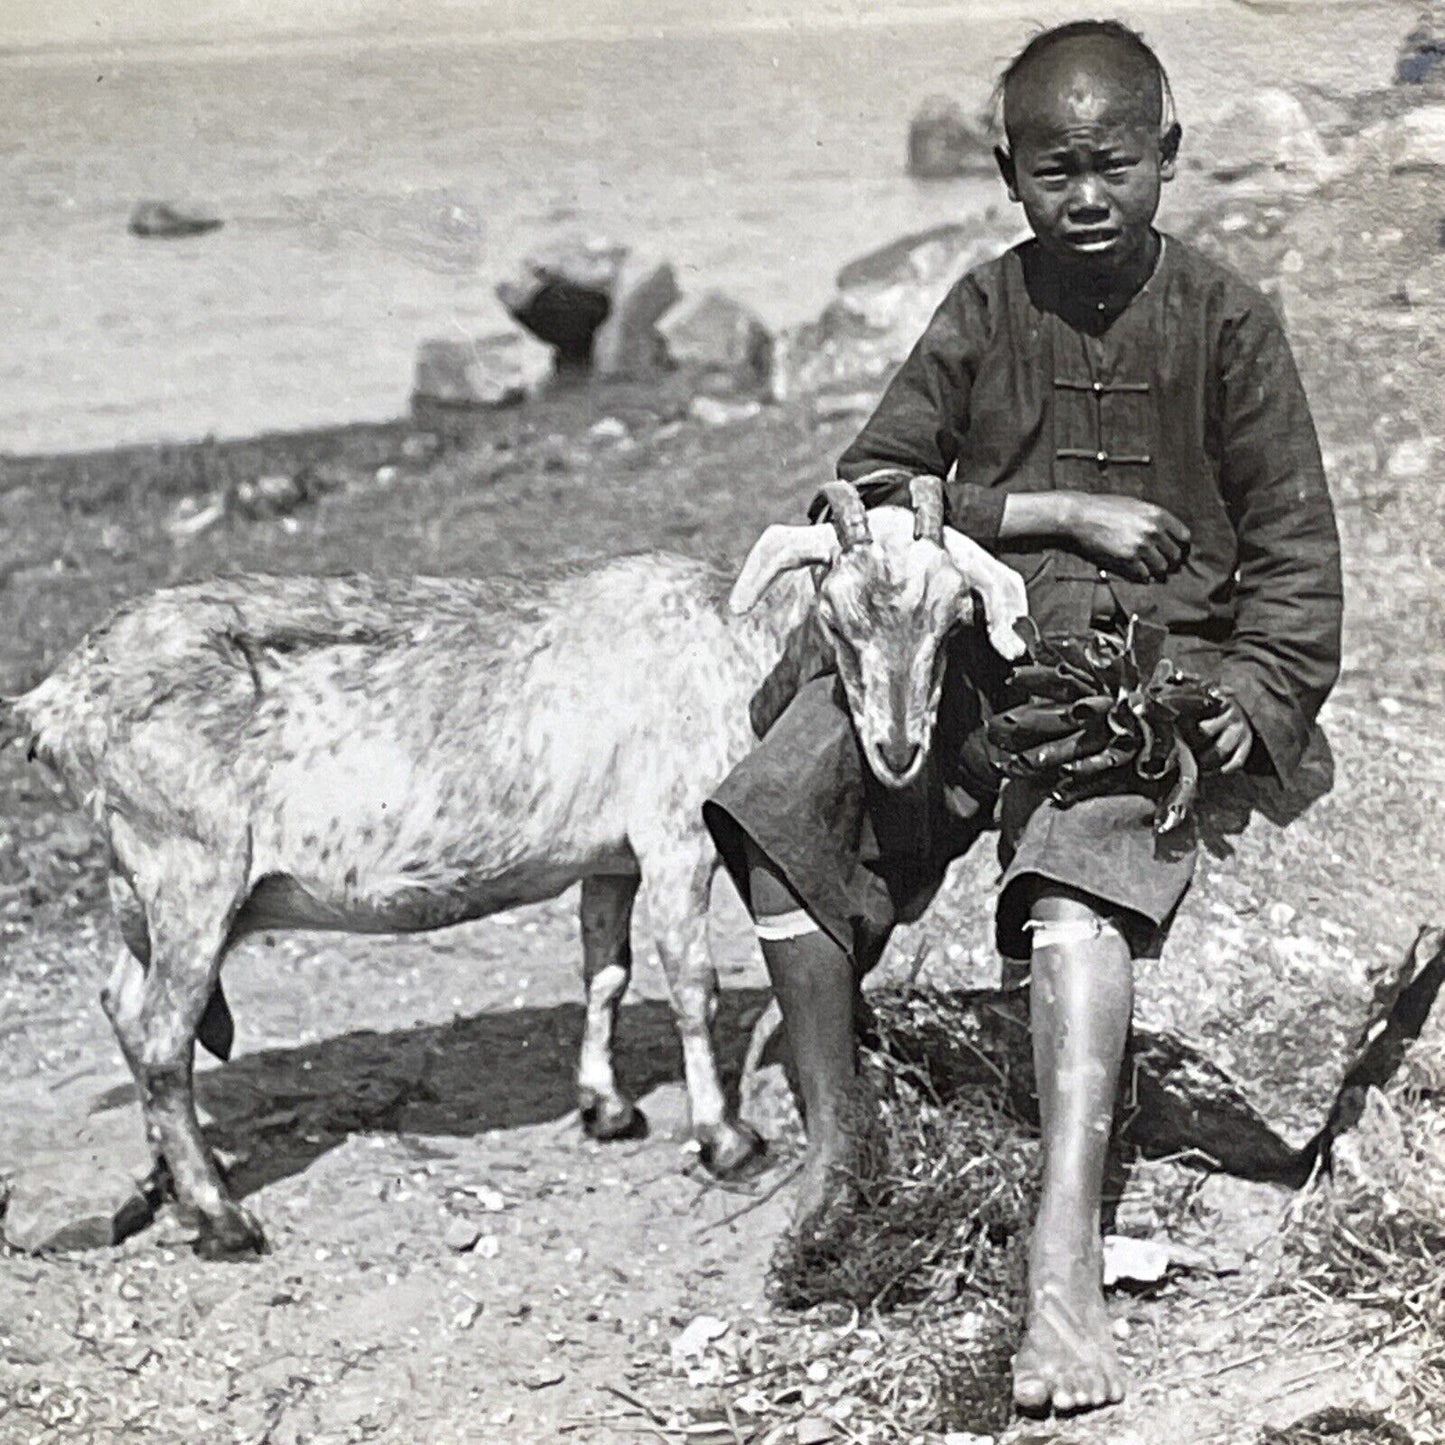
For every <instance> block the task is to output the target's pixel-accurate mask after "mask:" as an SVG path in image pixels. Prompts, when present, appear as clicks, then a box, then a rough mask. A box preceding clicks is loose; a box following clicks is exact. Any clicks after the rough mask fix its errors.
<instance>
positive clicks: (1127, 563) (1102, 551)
mask: <svg viewBox="0 0 1445 1445" xmlns="http://www.w3.org/2000/svg"><path fill="white" fill-rule="evenodd" d="M1064 524H1065V530H1066V531H1067V533H1068V535H1069V537H1070V539H1071V540H1072V541H1073V543H1074V545H1075V547H1076V548H1077V549H1078V550H1079V551H1080V552H1082V553H1083V555H1084V556H1086V557H1088V558H1089V559H1090V561H1092V562H1095V563H1097V564H1098V565H1099V566H1101V567H1107V568H1108V569H1109V570H1110V571H1113V572H1117V573H1119V575H1120V576H1121V577H1127V578H1129V580H1130V581H1132V582H1149V581H1153V580H1157V579H1159V578H1162V577H1167V576H1168V575H1169V574H1170V573H1171V572H1173V571H1174V570H1175V569H1176V568H1177V567H1178V566H1179V564H1180V563H1181V562H1182V561H1183V560H1184V556H1185V553H1186V552H1187V551H1188V550H1189V528H1188V527H1186V526H1185V525H1184V523H1183V522H1181V521H1180V520H1179V518H1178V517H1176V516H1175V515H1174V514H1173V512H1168V511H1165V509H1164V508H1163V507H1156V506H1155V505H1154V504H1153V503H1152V502H1141V501H1138V500H1136V499H1135V498H1133V497H1119V496H1114V495H1102V496H1095V495H1091V494H1089V493H1087V492H1070V493H1069V494H1068V503H1067V507H1066V510H1065V516H1064Z"/></svg>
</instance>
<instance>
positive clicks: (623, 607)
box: [13, 481, 1025, 1257]
mask: <svg viewBox="0 0 1445 1445" xmlns="http://www.w3.org/2000/svg"><path fill="white" fill-rule="evenodd" d="M830 497H831V500H832V502H833V506H834V516H835V524H836V530H835V526H832V525H828V524H818V525H815V526H800V527H783V526H780V527H773V528H769V529H768V531H767V532H766V533H764V535H763V537H762V538H761V539H760V540H759V542H758V544H757V545H756V547H755V548H754V549H753V552H752V553H751V555H750V556H749V558H748V560H747V562H746V563H745V565H744V567H743V570H742V573H741V575H740V577H739V579H738V583H737V586H736V588H735V590H734V597H733V608H732V613H733V614H734V615H730V613H729V611H728V610H725V609H724V608H723V606H722V605H721V590H722V589H721V585H720V584H721V579H720V578H719V577H718V576H717V574H716V573H715V572H714V571H712V570H711V569H710V568H708V567H706V566H704V565H702V564H699V563H697V562H692V561H686V560H683V559H681V558H677V557H671V556H665V555H646V556H639V557H629V558H624V559H622V560H619V561H613V562H608V563H604V564H601V565H598V566H595V567H592V568H589V569H582V570H575V571H573V572H571V573H569V574H567V575H565V576H563V577H561V578H560V579H558V580H554V581H551V582H549V583H548V584H546V585H530V586H529V585H524V584H520V583H512V582H506V583H503V582H495V581H474V580H461V579H440V578H418V579H414V580H409V581H385V580H379V579H362V578H340V577H267V576H238V577H230V578H221V579H217V580H213V581H207V582H197V583H192V584H189V585H186V586H180V587H175V588H171V589H168V590H165V591H161V592H158V593H155V594H154V595H152V596H150V597H148V598H145V599H142V600H140V601H138V602H134V603H132V604H130V605H129V606H127V607H125V608H123V609H121V611H120V612H118V613H117V614H116V615H115V616H114V617H113V618H111V620H110V621H109V622H107V623H106V624H105V625H104V626H102V627H101V628H99V629H98V630H97V631H95V632H93V633H92V634H91V635H90V636H88V637H87V638H85V639H84V640H83V641H82V642H81V643H80V644H79V646H78V647H77V648H76V649H75V651H74V652H73V653H72V654H71V655H70V656H69V657H68V658H67V659H66V660H65V661H63V662H62V663H61V665H60V666H59V667H58V668H57V669H56V671H55V672H54V673H53V674H52V675H51V676H50V677H49V678H48V679H47V680H46V681H44V682H43V683H41V684H40V685H39V686H37V687H36V688H34V689H33V690H32V691H31V692H29V693H27V694H26V695H25V696H24V697H22V698H20V699H18V700H16V702H15V703H14V705H13V706H14V710H15V713H16V716H17V717H18V719H19V721H20V723H21V724H22V727H23V728H24V729H26V730H28V733H29V736H30V739H31V747H32V752H33V753H34V754H35V755H37V756H39V757H40V758H41V759H42V760H44V761H45V762H46V763H47V764H49V765H50V766H51V767H52V768H53V769H54V770H55V771H56V772H57V773H58V774H59V775H60V777H61V778H62V779H63V780H64V782H65V784H66V786H67V788H68V789H69V791H70V792H71V793H72V795H73V796H74V797H75V798H76V799H77V800H78V801H79V802H80V803H81V804H82V805H83V806H84V807H85V808H86V809H87V811H88V812H89V813H90V815H91V817H92V818H93V819H94V821H95V823H96V825H97V826H98V827H99V829H100V830H101V832H102V834H103V835H104V838H105V840H106V842H107V844H108V845H109V849H110V855H111V861H112V877H111V883H110V894H111V902H112V906H113V910H114V913H115V916H116V919H117V921H118V924H119V929H120V933H121V937H122V939H123V941H124V947H123V948H122V949H121V950H120V956H119V958H118V961H117V963H116V965H115V968H114V971H113V973H112V974H111V977H110V979H109V981H108V983H107V985H106V987H105V989H104V990H103V992H102V1003H103V1006H104V1008H105V1010H106V1013H107V1015H108V1016H109V1018H110V1020H111V1023H112V1025H113V1027H114V1029H115V1032H116V1036H117V1038H118V1039H119V1041H120V1046H121V1049H122V1051H123V1052H124V1054H125V1057H126V1060H127V1062H128V1063H129V1065H130V1067H131V1070H132V1072H133V1073H134V1075H135V1078H136V1083H137V1088H138V1090H139V1093H140V1098H141V1104H142V1108H143V1112H144V1115H145V1120H146V1129H147V1136H148V1138H149V1141H150V1145H151V1149H152V1152H153V1154H154V1156H155V1158H156V1162H157V1165H158V1167H164V1168H166V1169H168V1171H169V1176H170V1179H171V1182H172V1184H173V1187H174V1189H175V1192H176V1196H177V1200H178V1202H179V1204H180V1206H181V1207H182V1209H183V1211H184V1212H185V1213H186V1214H187V1215H188V1216H189V1217H190V1219H191V1222H192V1223H193V1224H194V1226H195V1228H196V1233H197V1239H196V1247H197V1249H198V1250H199V1251H200V1252H201V1253H203V1254H205V1255H207V1256H211V1257H214V1256H222V1255H227V1254H232V1253H237V1252H242V1251H249V1250H259V1249H261V1248H263V1247H264V1245H263V1240H262V1236H261V1232H260V1229H259V1227H258V1226H257V1225H256V1223H255V1221H254V1220H253V1219H252V1218H251V1216H250V1215H249V1214H248V1213H247V1212H246V1211H245V1210H244V1209H242V1208H241V1207H240V1206H239V1205H237V1204H236V1203H235V1202H234V1201H233V1200H232V1199H231V1198H230V1196H229V1194H228V1193H227V1190H226V1187H225V1185H224V1184H223V1182H222V1180H221V1178H220V1175H219V1174H218V1172H217V1170H216V1166H215V1162H214V1160H213V1159H212V1156H211V1153H210V1150H209V1149H208V1148H207V1146H206V1144H205V1142H204V1140H203V1139H202V1137H201V1134H200V1131H199V1129H198V1127H197V1122H196V1114H195V1108H194V1098H193V1093H192V1061H193V1052H194V1043H195V1041H196V1039H197V1038H198V1037H199V1038H200V1040H201V1042H202V1043H204V1044H205V1045H206V1046H207V1047H208V1048H210V1049H211V1050H212V1051H213V1052H216V1053H218V1054H219V1055H220V1056H221V1057H225V1056H226V1055H227V1054H228V1052H229V1049H230V1044H231V1032H232V1028H231V1019H230V1014H229V1010H228V1009H227V1007H226V1004H225V1000H224V996H223V995H222V994H221V992H220V984H219V980H220V969H221V963H222V960H223V958H224V957H225V954H226V951H227V949H228V948H229V947H230V945H231V944H232V943H234V942H235V941H236V940H237V939H238V938H241V937H243V936H244V935H246V934H247V933H249V932H252V931H254V930H257V929H276V928H284V927H300V928H327V929H337V930H343V931H347V932H371V931H386V932H393V931H413V930H423V929H431V928H438V927H443V926H445V925H447V924H452V923H458V922H461V921H463V920H466V919H471V918H478V917H482V916H484V915H486V914H490V913H494V912H497V911H499V910H501V909H505V908H511V907H513V906H515V905H517V904H521V903H527V902H533V901H536V900H539V899H543V898H548V897H552V896H555V895H556V894H558V893H560V892H561V891H562V890H563V889H565V888H566V887H568V886H569V885H570V884H572V883H575V882H577V881H579V880H580V881H581V884H582V899H581V922H582V942H583V972H584V977H585V980H586V987H587V1021H586V1033H585V1037H584V1040H583V1044H582V1050H581V1059H580V1063H579V1067H578V1071H577V1085H578V1096H579V1102H580V1104H581V1107H582V1111H583V1118H584V1121H585V1123H586V1124H587V1127H588V1128H589V1130H590V1131H591V1132H592V1133H593V1134H595V1135H597V1136H600V1137H616V1136H619V1135H625V1134H628V1133H630V1132H632V1131H633V1130H634V1128H635V1126H636V1125H637V1122H638V1116H637V1114H636V1112H635V1110H634V1108H633V1105H632V1104H631V1102H630V1101H629V1100H628V1099H626V1098H625V1097H624V1096H623V1095H622V1093H621V1092H620V1091H619V1090H618V1087H617V1084H616V1081H615V1080H614V1078H613V1071H612V1058H611V1040H612V1031H613V1026H614V1023H615V1020H616V1016H617V1010H618V1007H619V1005H620V1002H621V999H622V995H623V992H624V990H625V989H626V988H627V985H628V980H629V975H630V970H631V961H632V960H631V950H630V943H629V930H630V918H631V911H632V905H633V900H634V898H635V896H636V894H637V892H638V889H639V887H640V888H641V890H642V892H643V894H644V896H645V899H646V904H647V912H648V916H649V918H650V920H651V923H652V930H653V937H654V941H655V943H656V946H657V949H658V953H659V955H660V956H661V959H662V963H663V967H664V969H665V971H666V974H667V980H668V985H669V988H670V992H671V997H672V1002H673V1007H674V1011H675V1015H676V1019H677V1025H678V1029H679V1032H680V1034H681V1038H682V1049H683V1059H684V1067H685V1074H686V1079H687V1088H688V1094H689V1100H690V1104H691V1110H692V1123H693V1128H694V1131H695V1132H696V1134H697V1136H698V1139H699V1141H700V1143H701V1145H702V1147H703V1150H704V1154H705V1157H706V1158H707V1159H708V1160H709V1162H710V1163H711V1165H712V1167H713V1168H715V1169H716V1170H718V1171H719V1172H724V1173H725V1172H728V1171H732V1170H736V1169H737V1168H739V1167H740V1166H741V1165H742V1164H743V1163H745V1162H746V1161H747V1159H748V1158H749V1157H750V1156H751V1155H753V1154H754V1153H755V1152H756V1151H757V1149H758V1148H759V1147H760V1142H759V1140H758V1139H757V1136H756V1135H755V1134H754V1133H753V1132H752V1131H751V1130H749V1129H748V1128H747V1127H746V1126H740V1125H739V1124H738V1123H737V1122H736V1121H735V1120H733V1119H731V1118H730V1117H729V1116H728V1110H727V1105H726V1102H725V1100H724V1096H723V1091H722V1089H721V1087H720V1085H719V1081H718V1074H717V1067H716V1063H715V1060H714V1056H713V1050H712V1042H711V1037H710V1024H711V1021H712V1016H713V1013H714V1010H715V1007H716V994H717V978H716V974H715V971H714V970H713V967H712V964H711V960H710V958H709V956H708V952H707V944H706V932H705V924H706V902H707V892H708V886H709V883H710V880H711V878H712V875H713V873H714V871H715V869H716V866H717V860H716V858H715V856H714V854H713V851H712V848H711V844H710V841H709V839H708V836H707V834H706V831H705V829H704V827H703V825H702V821H701V804H702V801H703V799H704V798H705V797H706V795H707V793H708V792H709V790H710V789H711V788H712V787H713V786H714V785H715V784H716V783H717V781H718V780H719V779H720V778H721V777H722V776H723V775H724V774H725V773H726V772H727V770H728V768H729V767H730V766H731V765H732V764H733V763H735V762H736V761H737V760H738V759H739V758H740V757H741V756H742V755H743V754H744V753H745V752H746V751H747V750H748V748H749V747H750V746H751V744H752V741H753V736H754V734H753V728H752V726H751V725H750V709H751V708H753V707H755V706H759V705H761V706H763V707H764V709H765V710H766V708H767V707H768V705H769V704H768V695H769V694H771V696H772V697H773V698H776V697H777V696H779V695H780V694H785V693H786V691H787V689H788V688H789V687H790V686H791V685H793V683H795V681H796V679H797V676H798V671H799V668H800V667H802V666H804V665H805V663H806V661H807V655H808V653H809V650H810V648H815V647H816V646H817V645H819V644H820V642H821V639H819V637H818V634H817V630H816V628H815V627H813V626H812V625H811V620H810V619H811V617H812V615H813V605H814V597H813V592H812V589H811V588H810V587H809V586H808V585H807V581H806V579H805V578H803V577H802V576H798V577H796V579H795V581H794V582H793V585H791V586H788V587H780V588H778V589H776V591H775V592H774V593H773V594H772V596H771V597H770V598H769V602H768V605H767V606H766V607H760V608H757V609H756V610H755V611H753V612H752V613H751V614H750V615H748V616H738V615H735V614H736V613H737V612H739V611H742V610H746V609H749V608H752V607H753V606H754V604H756V603H758V602H759V600H760V599H761V598H762V596H763V594H764V593H765V592H767V591H768V590H769V587H770V585H771V584H772V582H773V581H774V580H776V579H777V578H778V577H779V576H780V575H782V574H783V573H785V572H795V571H796V570H797V569H800V568H804V567H807V566H810V565H815V564H816V565H818V566H821V567H825V568H826V569H827V570H826V572H825V574H824V575H823V576H822V578H821V582H820V584H819V589H818V605H819V607H820V609H821V617H822V619H823V623H824V628H825V630H827V631H831V632H832V634H833V636H834V638H835V639H836V640H837V641H838V650H839V661H840V666H841V669H842V675H843V678H844V681H845V684H846V686H847V692H848V697H849V699H850V704H851V706H852V708H853V711H854V716H855V720H856V723H857V726H858V730H859V735H860V737H861V739H862V741H863V745H864V748H865V751H866V752H867V755H868V758H869V760H870V764H871V765H872V766H873V767H875V769H878V770H879V774H880V776H881V777H882V778H883V779H884V781H887V782H892V783H894V784H895V785H900V786H901V785H902V784H903V783H904V782H906V781H907V780H908V778H909V777H911V776H912V774H913V772H914V771H916V758H917V757H918V756H920V755H921V752H922V750H924V749H926V747H927V745H928V739H929V730H930V729H931V727H932V723H933V712H934V710H936V705H937V697H938V682H939V679H940V675H941V668H940V667H938V666H936V665H935V662H934V658H935V655H936V650H937V646H938V643H939V641H940V640H941V638H942V637H943V635H944V633H946V632H947V631H948V630H949V629H950V628H951V627H952V626H953V625H954V624H955V623H956V622H957V621H958V620H959V619H960V618H961V617H968V616H970V615H971V609H970V605H969V603H968V598H969V596H970V589H972V588H976V589H977V590H978V592H979V593H980V594H981V596H982V597H983V599H984V603H985V606H986V609H987V612H988V617H989V622H990V635H991V636H992V637H993V639H994V642H995V646H997V647H998V648H999V649H1000V650H1002V651H1005V652H1008V653H1010V654H1016V653H1017V651H1018V650H1019V648H1018V644H1017V639H1016V638H1015V637H1014V636H1013V633H1012V630H1011V628H1012V624H1013V622H1014V621H1015V620H1016V619H1017V618H1018V617H1019V616H1021V615H1022V614H1023V611H1024V608H1025V603H1024V596H1023V588H1022V584H1021V582H1020V581H1019V579H1018V578H1017V576H1016V575H1015V574H1013V573H1012V572H1010V571H1009V569H1008V568H1006V567H1004V566H1002V565H1001V564H999V563H998V562H996V561H994V560H993V559H992V558H990V557H989V556H987V554H985V553H984V552H982V551H981V550H980V549H979V548H977V547H976V546H974V544H972V543H971V542H968V541H967V540H966V539H965V538H963V537H962V536H960V535H958V534H957V533H954V532H951V531H947V530H946V529H944V528H943V527H942V511H941V491H940V488H939V484H938V483H937V482H936V481H929V482H926V483H920V484H917V485H916V488H915V507H916V511H917V518H916V520H915V514H914V513H911V512H909V511H908V510H907V509H903V508H896V507H885V508H879V509H877V510H876V511H874V512H873V513H871V514H869V517H868V519H865V518H864V516H863V510H862V504H861V502H860V501H859V500H858V494H857V492H856V491H855V490H854V489H852V488H849V487H847V486H846V485H844V484H832V488H831V492H830ZM870 521H871V525H872V533H871V535H870V534H869V522H870ZM915 534H917V535H915ZM901 679H908V680H909V681H908V683H907V686H906V687H901V686H900V685H899V680H901ZM900 759H901V760H902V764H903V765H899V766H895V764H898V763H899V762H900Z"/></svg>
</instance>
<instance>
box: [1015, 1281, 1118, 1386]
mask: <svg viewBox="0 0 1445 1445" xmlns="http://www.w3.org/2000/svg"><path fill="white" fill-rule="evenodd" d="M1081 1263H1082V1262H1081V1261H1077V1260H1075V1261H1074V1262H1072V1263H1061V1264H1059V1265H1053V1264H1052V1263H1051V1262H1050V1261H1045V1260H1036V1262H1035V1267H1034V1269H1033V1271H1032V1278H1031V1280H1030V1286H1029V1319H1028V1325H1027V1328H1026V1329H1025V1331H1024V1340H1023V1344H1022V1345H1020V1346H1019V1352H1018V1354H1017V1355H1015V1356H1014V1403H1015V1404H1016V1405H1017V1406H1018V1407H1019V1408H1020V1409H1021V1410H1027V1411H1030V1412H1032V1413H1042V1412H1046V1411H1048V1410H1050V1409H1053V1410H1056V1411H1059V1412H1061V1413H1062V1412H1065V1411H1072V1410H1094V1409H1097V1408H1098V1407H1099V1406H1101V1405H1112V1404H1115V1403H1116V1402H1118V1401H1119V1400H1122V1399H1123V1398H1124V1375H1123V1371H1122V1369H1121V1368H1120V1365H1119V1356H1118V1353H1117V1352H1116V1351H1115V1349H1114V1340H1113V1336H1112V1334H1111V1332H1110V1329H1109V1317H1108V1314H1107V1313H1106V1312H1105V1309H1104V1295H1103V1291H1102V1290H1101V1289H1100V1287H1099V1282H1098V1280H1099V1275H1098V1260H1097V1257H1096V1258H1095V1259H1093V1260H1090V1261H1088V1262H1087V1263H1086V1264H1082V1267H1081Z"/></svg>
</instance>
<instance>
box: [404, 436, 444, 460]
mask: <svg viewBox="0 0 1445 1445" xmlns="http://www.w3.org/2000/svg"><path fill="white" fill-rule="evenodd" d="M441 449H442V439H441V438H440V437H439V436H438V435H437V434H436V433H435V432H429V431H419V432H412V433H411V434H410V435H409V436H406V437H403V438H402V442H401V456H402V460H403V461H407V462H429V461H432V460H433V459H434V458H435V457H436V456H437V455H438V454H439V453H440V452H441Z"/></svg>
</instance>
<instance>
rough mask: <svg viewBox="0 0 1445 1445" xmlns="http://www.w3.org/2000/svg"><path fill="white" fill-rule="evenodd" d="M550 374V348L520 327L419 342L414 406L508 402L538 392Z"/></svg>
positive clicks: (414, 385) (474, 404)
mask: <svg viewBox="0 0 1445 1445" xmlns="http://www.w3.org/2000/svg"><path fill="white" fill-rule="evenodd" d="M551 373H552V353H551V351H550V350H549V349H548V348H547V347H546V346H543V345H542V344H541V342H539V341H534V340H533V339H532V338H531V337H530V336H527V335H526V334H525V333H524V332H521V331H505V332H496V333H493V334H492V335H490V336H481V337H477V338H476V339H475V340H471V341H458V340H455V339H453V338H451V337H447V338H444V339H440V340H433V341H423V342H422V343H421V345H420V347H418V348H417V354H416V371H415V374H414V377H413V381H412V406H413V408H415V407H416V406H417V404H418V403H422V404H423V406H425V405H426V404H432V405H441V406H448V407H497V406H510V405H511V404H513V403H514V402H518V401H522V400H524V399H525V398H526V397H528V396H530V395H532V394H533V393H534V392H535V391H537V390H538V389H539V388H540V387H541V386H542V385H543V384H544V383H545V382H546V380H547V378H548V377H549V376H550V375H551Z"/></svg>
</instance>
